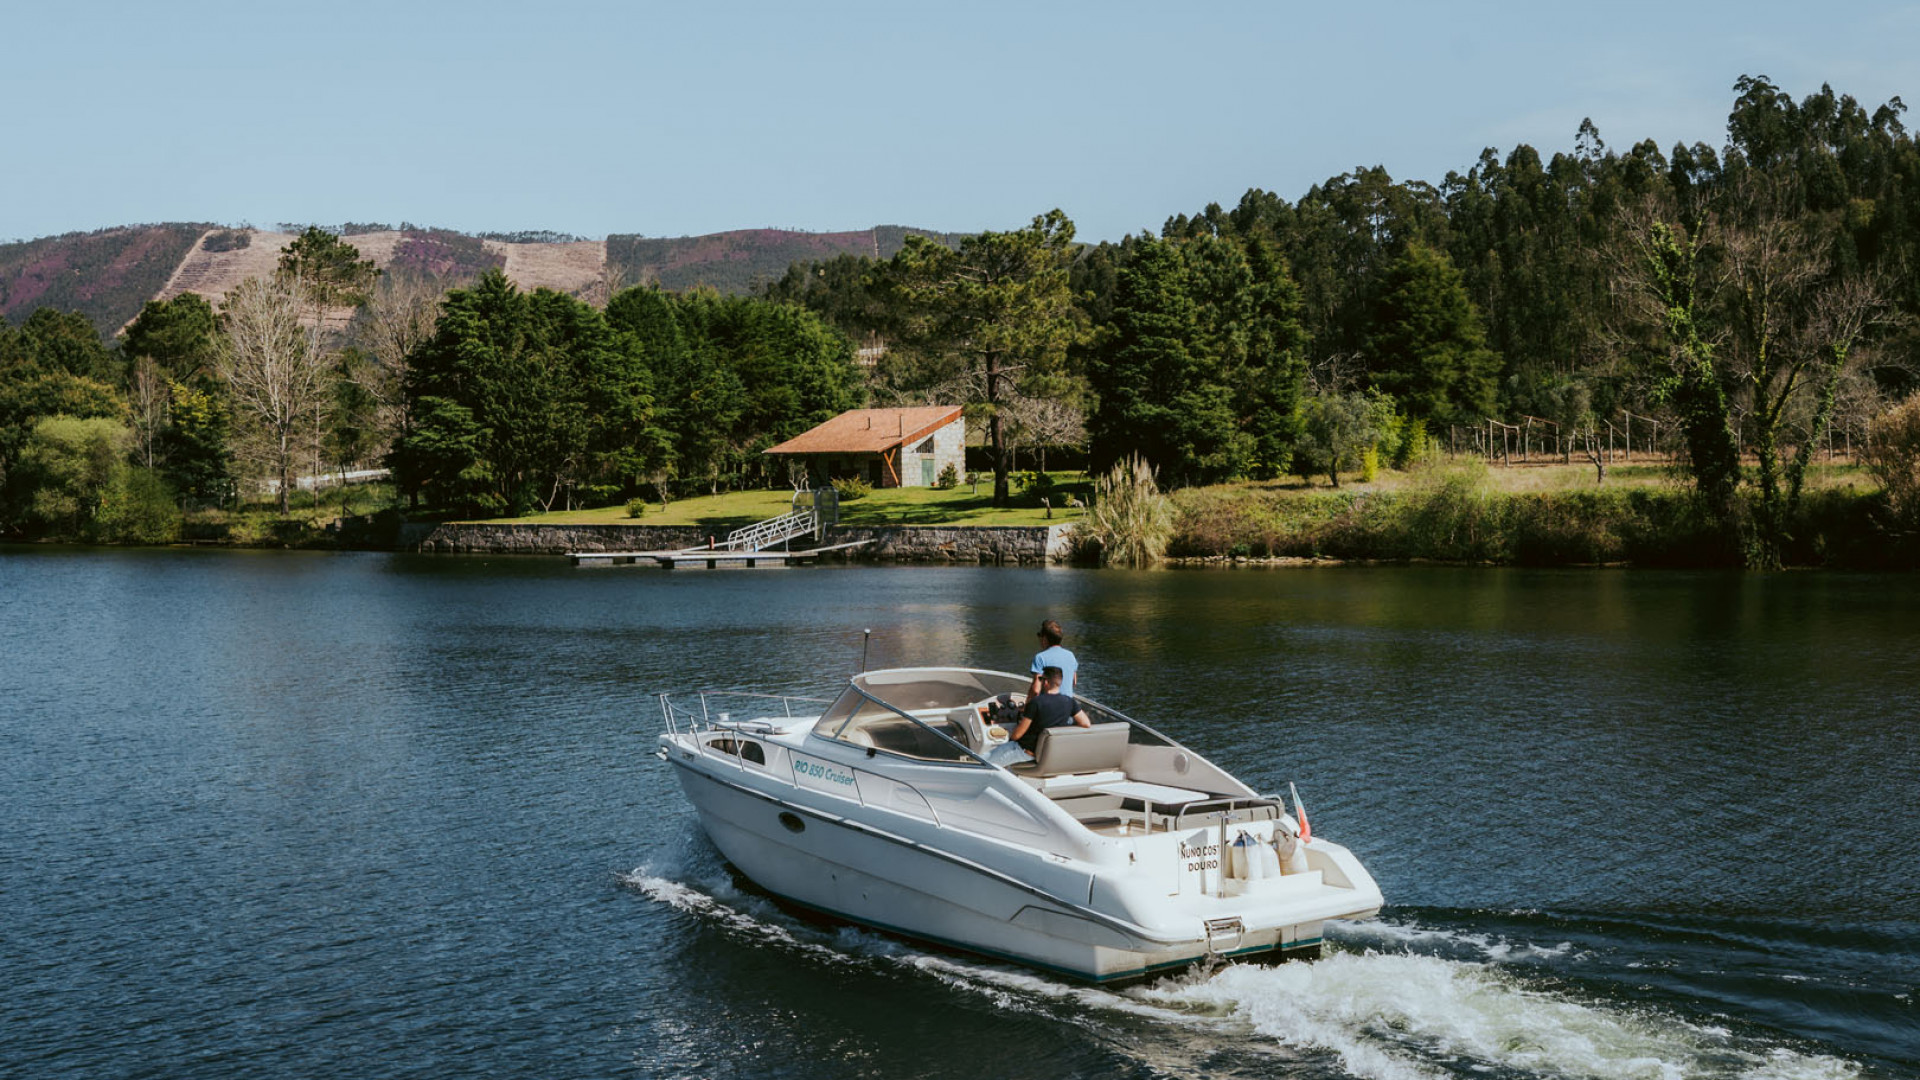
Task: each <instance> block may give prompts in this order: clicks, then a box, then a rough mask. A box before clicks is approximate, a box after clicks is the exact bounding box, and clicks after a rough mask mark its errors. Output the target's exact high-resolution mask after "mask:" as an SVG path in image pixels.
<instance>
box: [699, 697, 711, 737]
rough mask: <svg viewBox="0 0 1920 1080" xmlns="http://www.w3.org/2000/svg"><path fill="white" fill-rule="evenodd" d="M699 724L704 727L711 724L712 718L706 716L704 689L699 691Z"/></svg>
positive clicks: (708, 726)
mask: <svg viewBox="0 0 1920 1080" xmlns="http://www.w3.org/2000/svg"><path fill="white" fill-rule="evenodd" d="M700 726H701V727H706V728H710V727H712V726H713V720H712V718H710V717H708V716H707V692H706V691H705V690H702V691H700Z"/></svg>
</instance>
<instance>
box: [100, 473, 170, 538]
mask: <svg viewBox="0 0 1920 1080" xmlns="http://www.w3.org/2000/svg"><path fill="white" fill-rule="evenodd" d="M180 522H181V514H180V507H179V506H177V505H175V503H174V494H173V488H172V487H171V486H170V485H168V483H167V482H166V481H165V480H163V479H161V477H160V474H159V473H157V472H155V471H153V470H152V469H127V470H126V471H125V472H124V473H123V474H122V475H121V476H120V477H119V478H118V482H116V483H115V484H114V485H113V488H112V491H111V493H110V494H109V495H108V496H107V498H106V499H105V500H104V501H103V502H102V504H101V507H100V527H101V530H102V532H103V533H104V535H105V536H106V537H107V538H109V539H111V540H113V541H115V542H117V543H121V544H171V543H173V542H174V541H176V540H178V539H180Z"/></svg>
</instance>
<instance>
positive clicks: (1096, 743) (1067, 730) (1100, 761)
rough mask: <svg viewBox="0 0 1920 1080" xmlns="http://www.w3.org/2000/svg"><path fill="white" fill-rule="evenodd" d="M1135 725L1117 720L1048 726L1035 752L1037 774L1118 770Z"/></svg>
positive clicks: (1035, 774)
mask: <svg viewBox="0 0 1920 1080" xmlns="http://www.w3.org/2000/svg"><path fill="white" fill-rule="evenodd" d="M1132 729H1133V725H1132V724H1128V723H1124V722H1116V723H1111V724H1095V725H1093V726H1092V727H1088V728H1083V727H1057V728H1047V729H1046V730H1045V731H1042V732H1041V733H1040V743H1039V745H1038V746H1037V747H1036V748H1035V750H1034V754H1033V770H1032V773H1031V775H1033V776H1060V775H1062V774H1064V773H1086V772H1104V771H1106V770H1108V769H1118V768H1119V767H1120V760H1121V759H1122V758H1124V757H1125V756H1126V754H1127V734H1128V732H1130V731H1131V730H1132Z"/></svg>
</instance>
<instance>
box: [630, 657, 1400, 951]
mask: <svg viewBox="0 0 1920 1080" xmlns="http://www.w3.org/2000/svg"><path fill="white" fill-rule="evenodd" d="M1028 679H1029V677H1028V676H1026V675H1014V674H1008V673H1004V672H993V671H980V670H974V669H967V668H907V669H897V670H889V671H873V672H865V673H862V674H860V675H856V676H854V677H853V679H852V681H851V683H850V685H849V686H848V687H847V688H846V690H845V691H844V692H843V693H841V695H840V696H839V697H838V698H837V699H835V700H833V701H832V702H831V703H825V702H821V701H817V700H816V701H814V702H813V703H811V705H809V704H807V703H806V702H804V701H801V700H800V699H791V698H786V699H782V698H763V697H752V696H748V695H722V694H714V693H704V694H700V695H697V701H696V700H695V699H693V698H681V699H679V700H675V699H674V698H673V697H672V696H670V695H662V696H661V708H662V711H663V713H664V714H665V716H666V722H667V731H666V733H665V734H663V735H662V736H661V737H660V742H661V749H660V756H661V757H663V758H664V759H666V760H667V761H670V762H672V763H673V765H674V766H675V770H676V772H677V773H678V775H679V778H680V783H681V786H682V788H684V789H685V791H686V793H687V798H688V799H689V800H691V801H692V803H693V806H694V808H695V810H697V811H698V813H699V816H700V822H701V824H702V826H703V827H704V828H705V829H706V832H707V835H708V836H709V837H711V838H712V840H713V843H714V845H715V846H716V847H718V848H719V849H720V853H721V854H722V855H724V856H725V857H726V859H727V860H728V861H729V862H730V863H732V864H733V865H734V867H736V868H737V869H738V870H739V871H740V872H741V873H743V874H745V875H746V876H747V877H748V878H749V879H751V880H752V881H753V882H754V883H755V884H757V885H758V886H760V887H761V888H763V889H765V890H767V891H768V892H771V893H773V894H774V895H776V896H778V897H781V898H783V899H785V900H787V901H790V902H792V903H794V904H797V905H800V906H802V907H805V908H811V909H815V910H817V911H820V912H824V913H827V914H829V915H833V916H837V917H839V918H841V919H845V920H848V921H851V922H854V923H858V924H862V925H865V926H869V927H874V928H877V929H880V930H884V931H889V932H892V933H895V934H899V935H903V936H907V937H911V938H917V939H921V940H925V941H929V942H933V943H937V944H940V945H944V946H949V947H952V948H956V949H961V950H965V951H968V952H972V953H977V954H981V955H985V956H989V957H995V958H1000V959H1005V960H1011V961H1016V962H1018V963H1021V964H1026V965H1031V966H1033V967H1037V968H1042V969H1045V970H1048V971H1052V972H1057V973H1059V974H1062V975H1067V976H1071V977H1073V978H1077V979H1083V980H1087V981H1091V982H1099V983H1106V982H1113V981H1117V980H1126V979H1137V978H1140V977H1143V976H1146V975H1150V974H1153V973H1156V972H1162V971H1166V970H1168V969H1172V968H1177V967H1182V966H1185V965H1189V964H1192V963H1193V962H1195V961H1199V960H1205V959H1207V958H1210V957H1236V956H1247V957H1251V956H1255V955H1260V954H1266V955H1270V956H1278V957H1287V958H1292V957H1316V956H1318V955H1319V952H1320V944H1321V932H1322V926H1323V924H1324V923H1326V922H1327V921H1328V920H1330V919H1358V918H1365V917H1367V916H1370V915H1372V914H1374V913H1375V912H1377V911H1378V910H1379V908H1380V904H1381V897H1380V890H1379V887H1378V886H1376V885H1375V884H1374V881H1373V878H1372V877H1371V876H1370V875H1368V873H1367V871H1366V870H1365V868H1363V867H1362V866H1361V865H1360V862H1359V860H1357V859H1356V858H1354V856H1353V855H1352V854H1351V853H1350V852H1349V851H1347V849H1346V848H1344V847H1341V846H1340V845H1338V844H1334V843H1330V842H1328V841H1327V840H1325V839H1322V838H1319V837H1315V836H1312V835H1311V828H1310V824H1309V827H1308V828H1305V829H1303V828H1302V825H1303V820H1302V819H1303V818H1304V816H1305V815H1304V814H1303V813H1302V812H1300V810H1299V806H1298V797H1297V796H1296V797H1295V799H1294V805H1293V807H1292V808H1291V809H1290V808H1289V807H1288V805H1287V803H1286V800H1284V799H1282V798H1280V797H1277V796H1263V795H1261V794H1259V793H1257V792H1255V791H1254V790H1252V789H1251V788H1249V787H1248V786H1247V785H1245V784H1243V783H1241V782H1240V781H1239V780H1237V779H1235V778H1234V777H1232V776H1231V775H1229V774H1228V773H1227V772H1226V771H1225V770H1223V769H1220V768H1219V767H1217V766H1215V765H1213V764H1212V763H1210V762H1208V761H1207V760H1206V759H1204V758H1202V757H1201V756H1200V755H1199V754H1197V753H1195V752H1193V751H1192V750H1190V749H1188V748H1186V747H1184V746H1182V745H1180V744H1179V743H1176V742H1174V741H1172V740H1171V739H1168V738H1166V737H1164V736H1162V735H1160V734H1159V733H1158V732H1155V731H1153V730H1152V729H1150V728H1148V727H1147V726H1146V725H1144V724H1142V723H1139V722H1138V721H1135V720H1132V719H1130V718H1128V717H1125V716H1122V715H1121V714H1119V713H1117V712H1114V711H1113V710H1112V709H1109V708H1106V707H1104V706H1101V705H1098V704H1096V703H1094V702H1091V701H1088V700H1087V699H1085V698H1081V699H1080V702H1081V705H1082V706H1083V707H1084V708H1085V709H1086V711H1087V712H1088V714H1089V718H1090V719H1092V720H1093V721H1094V724H1093V726H1092V727H1090V728H1080V727H1064V728H1050V729H1047V730H1046V731H1043V732H1042V733H1041V736H1040V742H1039V745H1038V747H1037V751H1036V753H1035V756H1034V757H1033V759H1032V760H1031V761H1023V762H1021V763H1019V764H1014V765H1010V766H1007V765H1000V764H994V763H992V762H991V761H989V758H990V757H991V758H994V759H995V760H998V759H1000V758H1003V757H1006V756H1021V757H1024V755H1007V754H1006V753H1005V752H1004V750H997V749H996V747H997V744H998V743H1000V742H1002V741H1003V740H1004V730H1003V728H1002V726H1001V725H1000V724H997V723H995V720H996V718H1004V717H1008V716H1010V715H1011V714H1010V713H1009V712H1008V710H1010V709H1012V710H1015V711H1017V708H1018V703H1019V702H1021V701H1023V700H1024V696H1025V692H1026V689H1027V685H1028ZM743 701H744V702H747V703H748V706H747V708H746V709H745V710H744V711H742V710H741V703H742V702H743ZM822 704H825V705H826V708H825V709H824V710H822V709H821V707H820V706H821V705H822Z"/></svg>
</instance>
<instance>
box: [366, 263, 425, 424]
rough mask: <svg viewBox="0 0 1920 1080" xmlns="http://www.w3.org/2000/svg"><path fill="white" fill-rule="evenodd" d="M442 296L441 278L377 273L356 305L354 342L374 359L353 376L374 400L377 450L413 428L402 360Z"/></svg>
mask: <svg viewBox="0 0 1920 1080" xmlns="http://www.w3.org/2000/svg"><path fill="white" fill-rule="evenodd" d="M445 299H446V288H445V285H444V283H443V282H441V281H438V280H436V279H434V278H430V277H426V276H424V275H419V274H394V273H389V274H385V275H382V276H381V278H380V279H379V281H377V282H376V283H375V284H374V286H373V289H372V290H371V291H370V292H369V294H368V296H367V301H366V303H365V304H364V305H362V306H361V308H360V314H359V316H358V318H356V319H355V321H354V324H353V332H352V333H353V340H354V342H355V344H357V345H359V346H360V349H361V351H362V352H364V353H365V354H366V355H367V356H369V357H371V358H372V359H373V363H372V364H370V365H366V366H363V367H360V368H357V369H355V371H354V378H355V381H356V382H358V383H359V384H360V386H361V388H362V389H364V390H365V391H366V392H367V394H368V396H370V397H372V398H373V400H374V402H375V409H376V417H377V423H378V424H379V427H380V433H379V438H378V439H377V440H376V445H377V448H378V449H379V450H380V451H381V452H384V450H385V448H386V447H388V446H390V445H391V444H392V443H393V441H394V440H396V439H400V438H404V437H406V436H407V435H408V434H410V433H411V432H412V431H413V416H412V413H411V412H410V411H409V410H408V408H407V396H406V380H407V368H408V360H407V358H408V357H410V356H412V355H413V352H414V350H415V349H418V348H419V347H420V346H421V345H423V344H425V343H426V342H427V340H428V339H430V338H432V337H433V331H434V327H435V325H436V324H437V323H438V322H439V319H440V305H441V302H442V301H443V300H445Z"/></svg>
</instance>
